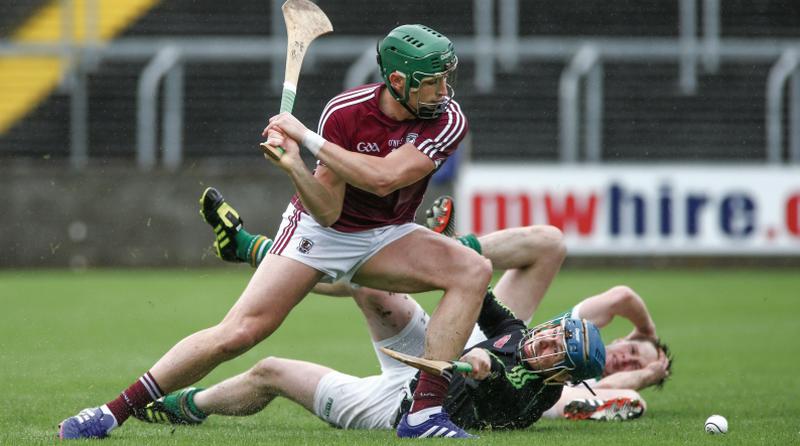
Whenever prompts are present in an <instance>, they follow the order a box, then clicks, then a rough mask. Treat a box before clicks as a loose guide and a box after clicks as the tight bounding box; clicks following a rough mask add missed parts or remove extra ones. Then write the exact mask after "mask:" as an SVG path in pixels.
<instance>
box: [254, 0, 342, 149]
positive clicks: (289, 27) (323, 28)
mask: <svg viewBox="0 0 800 446" xmlns="http://www.w3.org/2000/svg"><path fill="white" fill-rule="evenodd" d="M281 10H283V20H284V22H286V34H287V38H288V46H287V48H286V74H285V75H284V79H283V93H282V95H281V113H282V112H291V111H292V108H294V98H295V95H296V93H297V81H298V79H299V78H300V66H301V65H302V64H303V57H305V55H306V50H308V46H309V45H311V42H312V41H313V40H314V39H316V38H317V37H319V36H321V35H323V34H326V33H329V32H332V31H333V25H331V21H330V20H329V19H328V16H326V15H325V13H324V12H322V10H321V9H319V6H317V5H315V4H314V3H311V2H310V1H309V0H287V1H286V3H284V4H283V6H281ZM260 146H261V150H262V151H263V152H264V154H265V155H268V156H269V157H270V158H272V159H273V160H275V161H278V160H280V159H281V156H283V154H284V152H285V151H284V150H283V148H281V147H273V146H271V145H269V144H267V143H265V142H262V143H261V145H260Z"/></svg>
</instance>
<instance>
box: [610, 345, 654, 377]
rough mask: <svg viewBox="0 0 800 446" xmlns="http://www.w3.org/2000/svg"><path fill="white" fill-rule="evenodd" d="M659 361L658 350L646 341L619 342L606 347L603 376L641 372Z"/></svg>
mask: <svg viewBox="0 0 800 446" xmlns="http://www.w3.org/2000/svg"><path fill="white" fill-rule="evenodd" d="M656 360H658V350H656V347H655V346H654V345H653V344H652V343H650V342H646V341H628V340H618V341H614V342H612V343H611V344H609V345H607V346H606V367H605V369H604V370H603V375H610V374H612V373H617V372H622V371H630V370H639V369H643V368H645V367H647V365H648V364H650V363H652V362H655V361H656Z"/></svg>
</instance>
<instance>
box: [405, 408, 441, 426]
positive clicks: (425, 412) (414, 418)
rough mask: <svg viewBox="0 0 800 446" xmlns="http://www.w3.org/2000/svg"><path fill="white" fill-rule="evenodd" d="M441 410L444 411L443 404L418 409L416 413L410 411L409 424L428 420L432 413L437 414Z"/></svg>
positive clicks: (413, 424) (412, 424) (414, 424)
mask: <svg viewBox="0 0 800 446" xmlns="http://www.w3.org/2000/svg"><path fill="white" fill-rule="evenodd" d="M441 411H442V406H434V407H429V408H427V409H422V410H418V411H416V412H414V413H410V414H408V418H407V420H408V424H409V426H416V425H418V424H422V423H424V422H426V421H428V418H430V417H431V415H435V414H437V413H439V412H441Z"/></svg>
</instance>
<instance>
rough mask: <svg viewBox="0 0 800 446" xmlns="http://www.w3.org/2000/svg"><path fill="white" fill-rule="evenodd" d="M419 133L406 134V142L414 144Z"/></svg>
mask: <svg viewBox="0 0 800 446" xmlns="http://www.w3.org/2000/svg"><path fill="white" fill-rule="evenodd" d="M418 136H419V133H409V134H408V135H406V144H414V141H416V140H417V137H418Z"/></svg>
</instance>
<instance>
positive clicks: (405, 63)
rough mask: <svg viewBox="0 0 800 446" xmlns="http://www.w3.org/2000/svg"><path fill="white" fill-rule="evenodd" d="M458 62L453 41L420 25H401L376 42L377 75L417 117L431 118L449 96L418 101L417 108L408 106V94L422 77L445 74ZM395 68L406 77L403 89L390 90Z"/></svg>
mask: <svg viewBox="0 0 800 446" xmlns="http://www.w3.org/2000/svg"><path fill="white" fill-rule="evenodd" d="M457 64H458V58H457V57H456V53H455V49H454V47H453V42H451V41H450V39H448V38H447V37H445V36H444V35H442V34H441V33H439V32H437V31H435V30H433V29H431V28H428V27H427V26H424V25H401V26H398V27H397V28H395V29H393V30H392V31H391V32H390V33H389V35H387V36H386V37H385V38H384V39H383V40H382V41H380V42H379V43H378V65H379V66H380V70H381V77H383V81H384V83H385V84H386V86H387V87H388V89H389V92H390V93H391V94H392V96H393V97H394V98H395V99H396V100H397V101H398V102H400V103H401V104H403V105H404V106H405V107H406V108H407V109H409V111H411V112H412V113H413V114H414V115H416V116H417V117H419V118H435V117H437V116H439V115H440V114H441V113H442V112H444V110H445V108H446V107H447V103H449V101H450V99H451V98H452V97H453V91H452V88H451V87H450V86H449V85H448V90H449V92H450V94H449V95H448V96H447V97H446V98H445V100H443V101H442V102H439V103H435V104H431V103H419V104H418V107H417V110H412V109H410V108H409V107H408V94H409V90H410V89H412V88H419V86H420V82H421V81H422V80H423V79H425V78H430V77H434V78H436V77H442V76H446V75H449V74H450V73H451V72H452V71H453V70H455V68H456V65H457ZM395 71H398V72H400V73H402V74H403V75H404V76H405V78H406V83H405V91H403V92H402V94H400V93H398V92H396V91H394V88H392V86H391V82H390V81H389V75H390V74H392V73H394V72H395Z"/></svg>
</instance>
